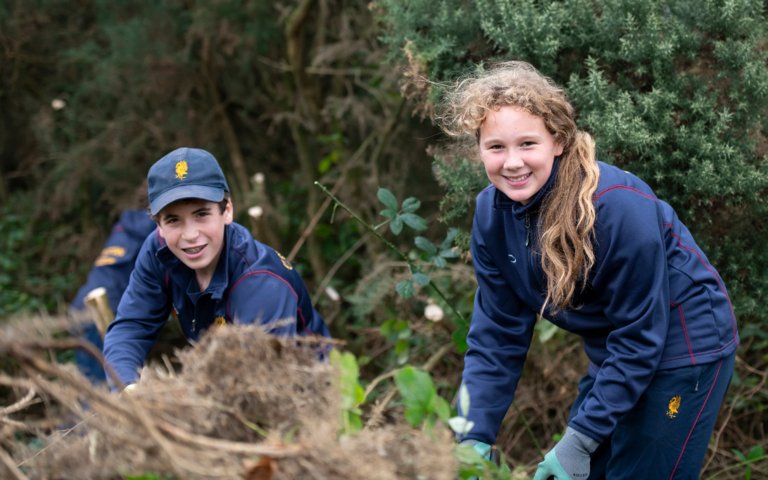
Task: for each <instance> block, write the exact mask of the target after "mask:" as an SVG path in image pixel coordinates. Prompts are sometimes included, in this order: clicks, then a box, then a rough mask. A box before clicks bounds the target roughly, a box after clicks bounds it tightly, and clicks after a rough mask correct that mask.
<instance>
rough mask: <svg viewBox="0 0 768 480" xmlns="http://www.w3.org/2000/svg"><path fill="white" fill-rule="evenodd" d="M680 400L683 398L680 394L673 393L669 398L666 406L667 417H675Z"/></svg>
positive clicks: (678, 409)
mask: <svg viewBox="0 0 768 480" xmlns="http://www.w3.org/2000/svg"><path fill="white" fill-rule="evenodd" d="M682 401H683V398H682V397H681V396H680V395H675V396H674V397H672V398H671V399H670V400H669V405H668V406H667V417H669V418H675V417H676V416H677V413H678V412H679V411H680V403H681V402H682Z"/></svg>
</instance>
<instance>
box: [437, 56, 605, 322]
mask: <svg viewBox="0 0 768 480" xmlns="http://www.w3.org/2000/svg"><path fill="white" fill-rule="evenodd" d="M442 103H443V105H442V110H441V111H440V112H439V113H438V114H437V118H436V119H437V121H438V122H439V123H440V125H441V127H442V129H443V130H444V131H445V132H446V133H447V134H448V135H450V136H453V137H465V136H472V137H474V139H475V141H476V142H477V141H479V135H480V133H479V132H480V126H481V125H482V123H483V121H485V118H486V116H487V115H488V112H489V111H491V110H493V111H497V110H498V109H500V108H501V107H503V106H514V107H518V108H522V109H523V110H525V111H527V112H528V113H530V114H532V115H536V116H538V117H540V118H541V119H542V120H543V121H544V125H545V127H546V128H547V130H548V131H549V132H550V133H551V134H552V136H553V137H554V139H555V141H556V142H557V143H558V144H559V145H562V146H563V154H562V156H561V160H560V170H559V173H558V175H557V180H556V182H555V185H554V187H553V189H552V191H551V192H550V193H549V194H548V195H547V196H546V198H545V199H544V202H543V205H542V209H541V218H540V232H541V239H540V246H541V266H542V269H543V270H544V275H545V276H546V279H547V291H546V299H545V301H544V305H543V306H542V308H541V313H543V312H544V309H545V308H546V306H547V305H548V304H551V305H552V311H553V312H557V311H559V310H562V309H566V308H573V307H574V305H573V301H574V294H575V293H576V290H577V288H579V289H583V288H584V287H585V286H586V283H587V280H588V277H589V272H590V270H591V269H592V266H593V265H594V264H595V252H594V247H593V237H594V225H595V216H596V212H595V206H594V204H593V203H592V196H593V195H594V193H595V191H596V190H597V182H598V179H599V176H600V172H599V169H598V165H597V161H596V158H595V143H594V141H593V140H592V137H591V136H590V135H589V134H588V133H586V132H584V131H581V130H579V129H578V128H577V126H576V121H575V112H574V109H573V106H572V105H571V104H570V102H569V101H568V99H567V97H566V95H565V92H564V91H563V89H562V88H560V87H558V86H557V85H556V84H555V83H554V82H553V81H552V80H551V79H549V78H548V77H545V76H544V75H542V74H541V73H539V71H538V70H536V69H535V68H534V67H533V66H531V65H530V64H528V63H525V62H504V63H499V64H496V65H494V66H492V67H491V68H489V69H487V70H483V71H479V72H478V73H476V74H474V75H472V76H469V77H467V78H464V79H462V80H460V81H458V82H457V83H456V84H455V85H454V86H453V88H452V89H451V90H450V91H449V92H448V93H447V94H446V96H445V98H444V101H443V102H442Z"/></svg>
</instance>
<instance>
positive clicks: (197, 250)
mask: <svg viewBox="0 0 768 480" xmlns="http://www.w3.org/2000/svg"><path fill="white" fill-rule="evenodd" d="M204 248H205V245H201V246H199V247H190V248H182V250H183V251H184V253H188V254H190V255H195V254H197V253H200V252H201V251H202V250H203V249H204Z"/></svg>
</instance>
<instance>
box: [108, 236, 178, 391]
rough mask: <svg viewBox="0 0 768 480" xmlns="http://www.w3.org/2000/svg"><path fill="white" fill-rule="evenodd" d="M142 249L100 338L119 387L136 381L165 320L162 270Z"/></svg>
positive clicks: (166, 302)
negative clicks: (102, 338) (108, 324)
mask: <svg viewBox="0 0 768 480" xmlns="http://www.w3.org/2000/svg"><path fill="white" fill-rule="evenodd" d="M149 243H150V241H149V240H148V241H147V242H145V243H144V246H143V247H142V249H141V252H140V253H139V257H138V259H137V260H136V266H135V268H134V270H133V273H131V278H130V281H129V283H128V288H127V289H126V291H125V294H124V295H123V298H122V300H121V301H120V305H119V306H118V308H117V315H116V316H115V320H114V321H113V322H112V323H111V324H110V326H109V329H108V330H107V334H106V336H105V337H104V356H105V358H106V360H107V363H108V364H109V365H111V366H112V368H114V369H115V371H116V372H117V375H118V377H119V378H120V380H121V381H122V382H123V383H126V384H127V383H133V382H135V381H136V380H137V379H138V374H139V371H140V370H141V367H142V366H143V365H144V361H145V360H146V357H147V355H148V354H149V351H150V350H151V349H152V347H153V346H154V344H155V342H156V340H157V337H158V335H159V333H160V330H161V329H162V328H163V325H164V324H165V322H166V321H167V319H168V314H169V313H170V302H169V299H168V293H167V292H166V291H165V289H164V287H163V285H164V276H163V274H162V270H160V269H159V268H157V267H156V266H154V265H153V260H154V259H153V258H152V254H151V252H150V250H149V249H148V245H149Z"/></svg>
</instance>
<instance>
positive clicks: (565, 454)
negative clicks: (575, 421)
mask: <svg viewBox="0 0 768 480" xmlns="http://www.w3.org/2000/svg"><path fill="white" fill-rule="evenodd" d="M598 445H599V443H598V442H597V441H596V440H593V439H591V438H589V437H588V436H586V435H584V434H583V433H580V432H577V431H576V430H574V429H572V428H571V427H568V428H566V429H565V435H563V438H562V439H561V440H560V441H559V442H557V445H555V448H553V449H552V450H550V451H549V452H547V454H546V455H545V456H544V460H543V461H542V462H541V463H539V468H538V469H537V470H536V474H535V475H534V477H533V480H549V479H550V478H554V479H555V480H586V479H587V478H588V477H589V462H590V459H591V455H592V452H594V451H595V450H596V449H597V446H598Z"/></svg>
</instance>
